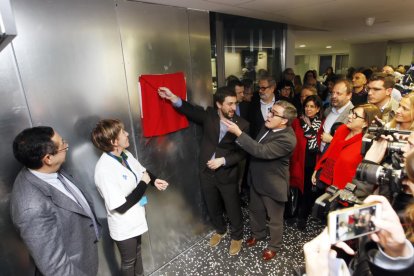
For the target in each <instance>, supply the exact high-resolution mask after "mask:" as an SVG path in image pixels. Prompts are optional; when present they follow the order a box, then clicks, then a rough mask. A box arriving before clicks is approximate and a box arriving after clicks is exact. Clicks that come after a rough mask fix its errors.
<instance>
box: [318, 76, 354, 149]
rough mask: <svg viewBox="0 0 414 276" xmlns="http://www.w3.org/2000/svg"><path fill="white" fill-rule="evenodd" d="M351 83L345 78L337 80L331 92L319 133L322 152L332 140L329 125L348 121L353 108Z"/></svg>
mask: <svg viewBox="0 0 414 276" xmlns="http://www.w3.org/2000/svg"><path fill="white" fill-rule="evenodd" d="M351 97H352V84H351V82H350V81H349V80H347V79H341V80H338V81H337V82H336V83H335V85H334V87H333V89H332V94H331V106H330V107H329V108H328V109H326V111H325V116H326V119H325V122H324V124H323V128H321V130H323V133H321V140H322V142H321V147H320V149H321V152H323V150H324V148H325V146H326V144H329V143H330V142H331V141H332V138H333V137H332V135H331V134H330V132H331V127H332V125H333V124H334V123H337V122H341V123H345V122H347V121H348V114H349V111H350V110H351V109H352V108H354V105H353V104H352V102H351Z"/></svg>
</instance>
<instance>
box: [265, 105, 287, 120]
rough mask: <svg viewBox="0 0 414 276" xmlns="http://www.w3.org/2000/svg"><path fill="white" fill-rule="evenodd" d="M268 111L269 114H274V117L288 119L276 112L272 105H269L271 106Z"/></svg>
mask: <svg viewBox="0 0 414 276" xmlns="http://www.w3.org/2000/svg"><path fill="white" fill-rule="evenodd" d="M267 111H268V113H267V114H272V115H271V117H270V118H273V117H279V118H282V119H286V118H285V117H283V116H281V115H279V114H275V112H274V111H273V108H272V107H269V108H268V109H267Z"/></svg>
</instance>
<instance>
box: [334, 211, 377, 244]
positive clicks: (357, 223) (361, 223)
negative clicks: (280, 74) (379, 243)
mask: <svg viewBox="0 0 414 276" xmlns="http://www.w3.org/2000/svg"><path fill="white" fill-rule="evenodd" d="M372 217H381V205H380V203H369V204H363V205H357V206H354V207H350V208H346V209H341V210H337V211H333V212H330V213H329V214H328V233H329V240H330V241H331V243H332V244H334V243H337V242H338V241H346V240H351V239H354V238H358V237H361V236H364V235H367V234H370V233H373V232H375V231H378V229H377V228H376V227H375V225H374V223H373V222H372V220H371V219H372Z"/></svg>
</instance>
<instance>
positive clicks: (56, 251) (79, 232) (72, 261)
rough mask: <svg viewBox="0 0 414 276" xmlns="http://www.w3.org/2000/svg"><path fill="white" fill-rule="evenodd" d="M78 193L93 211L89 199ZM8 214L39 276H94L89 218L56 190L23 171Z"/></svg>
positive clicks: (93, 238) (95, 253) (95, 258)
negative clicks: (38, 271)
mask: <svg viewBox="0 0 414 276" xmlns="http://www.w3.org/2000/svg"><path fill="white" fill-rule="evenodd" d="M64 175H65V177H67V178H68V179H69V180H70V181H71V182H72V183H74V184H75V183H76V182H75V181H74V180H72V178H71V177H70V176H69V175H66V174H64ZM78 188H79V189H80V190H81V191H82V189H81V188H80V187H78ZM82 193H83V195H84V196H85V198H86V199H87V201H88V203H89V205H90V206H91V209H92V210H93V205H92V200H91V199H90V198H89V197H88V195H87V194H86V193H84V192H83V191H82ZM10 211H11V218H12V221H13V223H14V225H15V226H16V228H17V230H18V232H19V234H20V236H21V237H22V239H23V241H24V243H25V244H26V246H27V248H28V249H29V252H30V255H31V256H32V258H33V259H34V262H35V263H36V267H37V269H39V270H40V272H41V273H42V274H43V275H74V276H75V275H76V276H79V275H96V274H97V272H98V251H97V244H96V234H95V230H94V228H93V225H92V222H91V219H90V218H89V217H88V216H87V214H86V213H85V212H84V210H83V209H82V208H81V207H80V206H79V205H78V204H76V203H75V202H74V201H73V200H71V199H70V198H69V197H67V196H66V195H64V194H63V193H62V192H60V191H59V190H58V189H56V188H54V187H53V186H51V185H50V184H48V183H46V182H44V181H43V180H41V179H40V178H38V177H36V176H35V175H34V174H32V173H31V172H30V171H29V170H28V169H26V168H23V169H22V170H21V171H20V173H19V174H18V175H17V178H16V180H15V182H14V185H13V191H12V195H11V200H10ZM95 219H96V218H95Z"/></svg>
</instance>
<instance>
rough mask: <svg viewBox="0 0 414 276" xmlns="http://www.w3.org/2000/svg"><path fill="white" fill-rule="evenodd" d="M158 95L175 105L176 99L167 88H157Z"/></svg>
mask: <svg viewBox="0 0 414 276" xmlns="http://www.w3.org/2000/svg"><path fill="white" fill-rule="evenodd" d="M158 95H159V96H160V97H161V98H163V99H167V100H169V101H171V102H172V103H175V102H176V101H177V100H178V97H177V96H176V95H175V94H174V93H173V92H171V90H170V89H168V88H167V87H159V88H158Z"/></svg>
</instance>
